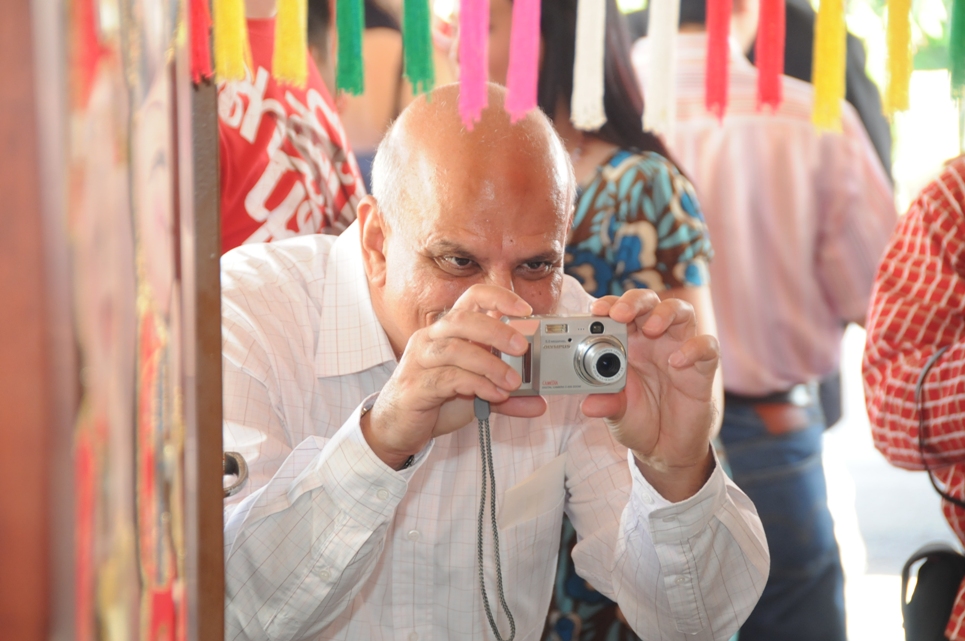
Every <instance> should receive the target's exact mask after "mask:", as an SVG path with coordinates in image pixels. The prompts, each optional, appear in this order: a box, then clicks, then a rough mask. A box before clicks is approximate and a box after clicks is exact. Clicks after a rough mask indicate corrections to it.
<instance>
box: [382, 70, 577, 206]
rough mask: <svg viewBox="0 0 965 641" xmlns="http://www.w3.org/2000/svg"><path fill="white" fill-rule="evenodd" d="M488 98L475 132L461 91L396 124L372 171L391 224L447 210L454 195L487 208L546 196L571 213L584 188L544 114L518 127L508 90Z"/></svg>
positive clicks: (418, 105) (493, 90)
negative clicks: (495, 202) (524, 193)
mask: <svg viewBox="0 0 965 641" xmlns="http://www.w3.org/2000/svg"><path fill="white" fill-rule="evenodd" d="M488 90H489V107H488V108H487V109H485V110H483V113H482V119H481V120H480V121H479V122H477V123H475V125H474V126H473V129H472V131H469V130H468V129H466V127H465V125H464V124H463V122H462V118H461V116H460V115H459V85H458V84H451V85H445V86H442V87H439V88H437V89H436V90H435V91H433V92H432V93H431V94H430V95H429V97H428V98H427V97H426V96H420V97H419V98H417V99H416V100H415V101H414V102H413V103H412V104H411V105H410V106H409V107H408V108H407V109H406V110H405V111H404V112H403V113H402V115H401V116H399V118H398V119H397V120H396V121H395V122H394V123H393V125H392V127H391V128H390V129H389V131H388V133H387V134H386V135H385V138H384V139H383V140H382V144H381V145H379V149H378V153H377V154H376V157H375V164H374V166H373V169H372V192H373V195H374V196H375V198H376V199H377V200H378V202H379V206H380V209H381V210H382V211H383V213H384V215H386V216H387V217H388V218H389V219H390V220H400V219H401V217H408V216H409V215H411V214H418V212H420V211H425V209H426V207H427V206H430V203H431V204H432V206H442V207H445V206H447V205H448V204H450V202H451V201H452V199H453V197H454V196H455V194H454V193H453V190H462V191H463V192H466V191H468V193H463V194H460V196H462V197H467V196H468V197H470V198H473V197H478V198H481V199H484V200H487V199H491V198H494V197H496V196H497V193H498V192H500V191H504V189H502V188H505V189H508V190H510V191H515V190H516V189H517V188H519V187H523V188H524V189H526V190H533V189H537V190H540V192H542V193H543V194H544V196H545V197H547V198H552V199H554V200H558V205H559V207H560V208H561V209H563V210H565V211H566V213H567V214H568V213H569V209H570V208H571V207H572V204H573V200H574V195H575V189H576V181H575V179H574V177H573V170H572V166H571V165H570V162H569V158H568V156H567V154H566V151H565V148H564V147H563V144H562V142H561V141H560V139H559V136H558V135H557V134H556V131H555V130H554V128H553V125H552V123H551V122H550V121H549V119H547V118H546V117H545V116H544V115H543V113H542V112H540V111H539V110H538V109H534V110H533V111H531V112H530V113H529V114H528V115H527V116H526V117H525V118H522V119H521V120H519V121H517V122H516V123H512V122H511V121H510V117H509V114H508V113H507V112H506V110H505V109H504V108H503V102H504V100H505V95H506V90H505V89H504V88H502V87H500V86H499V85H495V84H490V85H489V87H488ZM524 184H525V186H524ZM503 195H508V194H503ZM410 222H411V221H410Z"/></svg>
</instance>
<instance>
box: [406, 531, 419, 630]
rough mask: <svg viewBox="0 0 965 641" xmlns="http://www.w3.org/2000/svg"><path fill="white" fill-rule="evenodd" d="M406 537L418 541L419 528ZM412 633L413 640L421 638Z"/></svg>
mask: <svg viewBox="0 0 965 641" xmlns="http://www.w3.org/2000/svg"><path fill="white" fill-rule="evenodd" d="M405 538H407V539H409V540H410V541H418V540H419V530H409V532H408V533H407V534H406V535H405ZM412 634H415V637H413V636H412ZM412 634H410V635H409V638H410V639H412V640H413V641H415V639H418V638H419V635H418V634H416V633H415V632H413V633H412Z"/></svg>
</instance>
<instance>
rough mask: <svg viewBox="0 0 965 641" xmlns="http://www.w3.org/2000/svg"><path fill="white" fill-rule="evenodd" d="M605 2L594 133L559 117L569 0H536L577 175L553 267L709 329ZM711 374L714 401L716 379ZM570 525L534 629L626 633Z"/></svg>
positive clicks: (545, 71)
mask: <svg viewBox="0 0 965 641" xmlns="http://www.w3.org/2000/svg"><path fill="white" fill-rule="evenodd" d="M606 2H607V24H606V53H605V72H604V77H605V83H606V84H605V91H604V107H605V110H606V115H607V122H606V124H605V125H604V126H603V127H602V128H601V129H599V130H598V131H594V132H584V131H580V130H578V129H576V128H575V127H574V126H573V124H572V123H571V122H570V96H571V94H572V92H573V62H574V56H575V49H576V7H577V2H576V0H543V2H542V6H541V21H540V35H541V43H542V57H541V60H542V63H541V68H540V72H539V84H538V102H539V107H540V109H541V110H542V111H543V112H544V113H545V114H546V115H547V116H549V118H550V119H551V120H552V122H553V124H554V126H555V128H556V130H557V132H558V133H559V135H560V137H561V138H562V140H563V143H564V145H565V147H566V149H567V151H568V152H569V154H570V159H571V161H572V163H573V167H574V170H575V173H576V180H577V183H578V185H579V189H578V200H577V203H576V211H575V217H574V221H573V225H572V229H571V232H570V237H569V239H568V241H567V246H566V254H565V263H564V270H565V272H566V273H567V274H569V275H570V276H573V277H574V278H576V279H577V280H578V281H579V282H580V283H581V284H582V285H583V288H584V289H585V290H586V291H587V292H588V293H589V294H591V295H593V296H596V297H603V296H608V295H613V296H620V295H622V294H623V293H624V292H626V291H628V290H632V289H637V288H648V289H653V290H654V291H656V292H657V293H658V294H659V295H660V297H661V298H680V299H683V300H686V301H688V302H689V303H691V304H692V305H693V306H694V309H695V311H696V314H697V328H698V332H700V333H709V334H716V325H715V322H714V314H713V306H712V303H711V299H710V290H709V288H708V286H707V280H708V278H707V263H708V261H709V260H710V258H711V255H712V251H711V246H710V241H709V239H708V237H707V231H706V227H705V225H704V219H703V216H702V214H701V211H700V206H699V204H698V202H697V197H696V194H695V193H694V189H693V186H692V185H691V184H690V181H689V180H687V178H686V176H684V175H683V173H681V171H680V170H679V169H678V168H677V166H676V165H675V164H674V162H673V161H672V160H671V159H670V154H669V153H668V152H667V149H666V147H664V145H663V143H662V142H661V141H660V140H659V139H658V138H657V137H655V136H654V135H652V134H650V133H647V132H644V131H643V127H642V115H643V97H642V95H641V93H640V89H639V87H638V85H637V81H636V78H635V75H634V70H633V65H632V63H631V60H630V40H629V37H628V33H627V31H626V25H625V24H624V22H623V16H622V14H621V13H620V11H619V10H618V9H617V5H616V2H615V1H614V0H606ZM512 10H513V5H512V2H511V0H491V2H490V40H489V60H490V64H489V74H490V79H491V80H492V81H493V82H497V83H500V84H505V83H506V75H507V69H508V64H509V42H510V33H511V26H512V25H511V23H512ZM719 381H720V377H719V376H718V377H717V383H718V385H717V388H716V391H717V393H716V402H717V403H718V407H719V406H720V405H719V403H720V401H721V397H722V395H723V388H722V386H720V385H719ZM576 543H577V541H576V533H575V531H574V528H573V526H572V524H571V523H570V522H569V520H564V524H563V538H562V546H561V553H560V560H559V568H560V569H559V572H558V575H557V576H558V578H557V585H556V588H555V590H554V599H553V604H552V605H551V606H550V613H549V620H548V622H547V629H546V632H545V635H546V638H550V639H554V638H561V639H570V638H572V639H584V640H589V639H636V638H637V636H636V635H635V634H634V633H633V631H632V630H631V629H630V627H629V626H628V625H626V620H625V619H624V618H623V617H622V615H621V614H620V613H619V610H618V608H617V605H616V604H615V603H614V602H613V601H611V600H610V599H608V598H607V597H605V596H603V595H602V594H600V593H599V592H597V591H596V590H594V589H593V587H592V586H590V585H588V584H587V583H586V582H585V581H584V580H583V579H581V578H580V577H579V576H577V574H576V572H575V570H574V564H573V560H572V549H573V546H574V545H576Z"/></svg>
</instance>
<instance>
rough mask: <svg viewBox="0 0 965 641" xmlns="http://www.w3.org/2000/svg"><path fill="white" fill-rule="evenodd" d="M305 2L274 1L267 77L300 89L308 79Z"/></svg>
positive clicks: (303, 0) (290, 0) (293, 0)
mask: <svg viewBox="0 0 965 641" xmlns="http://www.w3.org/2000/svg"><path fill="white" fill-rule="evenodd" d="M307 52H308V0H278V15H277V16H276V17H275V49H274V52H273V53H272V57H271V75H272V76H274V78H275V81H276V82H279V83H283V84H290V85H294V86H296V87H304V86H305V81H306V80H308V54H307Z"/></svg>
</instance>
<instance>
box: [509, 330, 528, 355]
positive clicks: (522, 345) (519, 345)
mask: <svg viewBox="0 0 965 641" xmlns="http://www.w3.org/2000/svg"><path fill="white" fill-rule="evenodd" d="M509 345H510V347H512V348H513V349H514V350H515V351H517V352H521V351H523V350H524V349H526V346H527V345H529V341H527V340H526V337H525V336H523V335H522V334H516V335H515V336H513V337H512V338H511V339H510V340H509Z"/></svg>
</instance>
